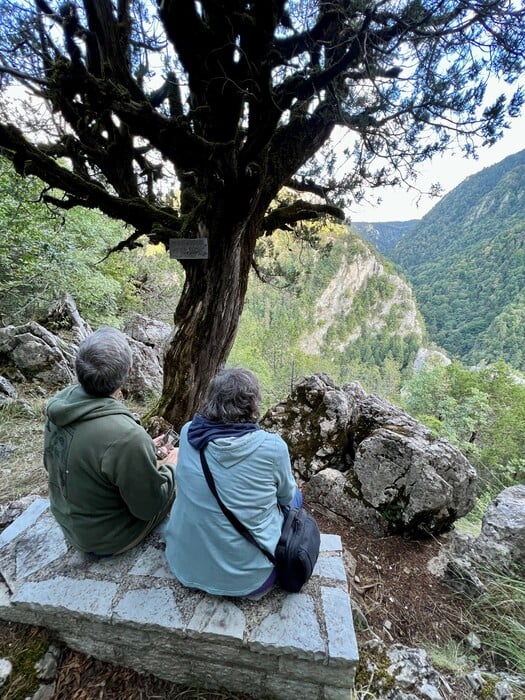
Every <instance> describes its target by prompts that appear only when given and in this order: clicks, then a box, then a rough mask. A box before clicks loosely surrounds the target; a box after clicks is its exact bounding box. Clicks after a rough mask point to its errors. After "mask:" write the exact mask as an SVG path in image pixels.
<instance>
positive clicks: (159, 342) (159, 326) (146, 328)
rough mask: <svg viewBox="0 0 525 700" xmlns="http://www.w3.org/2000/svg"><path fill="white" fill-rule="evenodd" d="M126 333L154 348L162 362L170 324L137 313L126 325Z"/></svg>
mask: <svg viewBox="0 0 525 700" xmlns="http://www.w3.org/2000/svg"><path fill="white" fill-rule="evenodd" d="M124 333H127V334H128V335H129V336H130V338H133V340H137V341H138V342H139V343H142V344H143V345H147V346H148V347H151V348H153V349H154V350H155V352H156V354H157V358H158V360H159V362H160V363H162V361H163V359H164V351H165V348H166V343H167V341H168V338H169V336H170V333H171V326H170V325H169V324H167V323H164V322H163V321H157V320H156V319H154V318H148V317H147V316H143V315H142V314H138V313H135V314H133V316H132V317H131V318H130V319H129V320H128V322H127V323H126V325H125V326H124Z"/></svg>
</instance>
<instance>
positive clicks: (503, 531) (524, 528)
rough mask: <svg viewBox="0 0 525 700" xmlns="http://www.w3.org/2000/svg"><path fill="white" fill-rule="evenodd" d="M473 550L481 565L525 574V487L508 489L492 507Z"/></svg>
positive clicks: (473, 544) (485, 516)
mask: <svg viewBox="0 0 525 700" xmlns="http://www.w3.org/2000/svg"><path fill="white" fill-rule="evenodd" d="M472 548H473V550H474V554H475V556H476V557H477V558H478V559H480V560H482V561H490V562H496V564H497V565H499V566H501V567H503V568H509V567H510V568H513V567H514V566H517V567H518V568H519V569H521V570H522V571H523V572H525V485H523V484H519V485H517V486H509V487H508V488H506V489H504V490H503V491H502V492H501V493H500V494H498V495H497V496H496V497H495V498H494V499H493V500H492V501H491V502H490V503H489V505H488V507H487V510H486V511H485V514H484V515H483V520H482V523H481V533H480V534H479V536H478V537H477V538H476V539H475V540H474V541H473V543H472Z"/></svg>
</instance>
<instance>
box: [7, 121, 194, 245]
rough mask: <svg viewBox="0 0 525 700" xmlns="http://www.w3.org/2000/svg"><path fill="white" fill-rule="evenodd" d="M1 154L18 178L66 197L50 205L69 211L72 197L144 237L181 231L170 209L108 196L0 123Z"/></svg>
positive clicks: (102, 190) (98, 187) (98, 185)
mask: <svg viewBox="0 0 525 700" xmlns="http://www.w3.org/2000/svg"><path fill="white" fill-rule="evenodd" d="M0 152H1V153H3V154H4V155H7V156H8V157H9V159H10V160H11V161H12V162H13V165H14V167H15V169H16V171H17V172H18V173H19V174H20V175H36V176H37V177H40V178H41V179H42V180H44V181H45V182H47V183H48V184H49V185H51V186H52V187H55V188H57V189H59V190H61V191H63V192H65V193H66V195H67V197H66V199H65V200H64V202H63V203H62V200H60V199H58V198H56V199H55V200H54V202H53V203H54V204H56V205H58V206H62V208H65V209H67V208H69V204H68V202H69V199H68V198H71V200H72V202H73V204H72V205H71V206H77V205H78V206H84V207H87V208H90V209H95V208H98V209H100V210H101V211H103V212H104V213H105V214H107V215H108V216H110V217H112V218H115V219H121V220H122V221H126V222H127V223H129V224H131V225H132V226H134V227H135V228H137V229H138V230H140V231H141V232H142V233H145V234H146V235H150V233H151V231H152V229H153V227H154V225H155V224H158V225H160V226H162V227H163V228H164V229H166V230H169V231H171V235H172V236H173V237H175V236H176V235H177V231H178V230H179V229H180V220H179V217H178V216H177V214H176V212H174V211H173V210H171V209H168V208H167V207H164V208H160V207H157V206H154V205H153V204H151V203H150V202H147V201H145V200H143V199H141V198H140V197H135V198H127V199H126V198H124V197H119V196H117V195H112V194H110V193H109V192H108V191H107V190H106V189H105V188H104V187H102V185H100V184H99V183H98V182H95V181H94V180H90V181H87V180H86V179H84V178H81V177H79V176H78V175H76V174H75V173H74V172H72V171H71V170H68V169H67V168H65V167H63V166H61V165H59V164H58V163H57V162H56V161H55V160H54V159H53V158H50V157H49V156H47V155H46V154H45V153H43V152H42V151H41V150H40V149H39V148H38V147H36V146H34V145H33V144H31V143H29V142H28V141H27V140H26V139H25V138H24V136H23V135H22V133H21V131H20V130H19V129H17V128H16V127H14V126H11V125H9V126H6V125H3V124H0ZM46 196H47V197H49V195H46Z"/></svg>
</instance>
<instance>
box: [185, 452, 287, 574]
mask: <svg viewBox="0 0 525 700" xmlns="http://www.w3.org/2000/svg"><path fill="white" fill-rule="evenodd" d="M199 452H200V458H201V466H202V471H203V472H204V477H205V479H206V483H207V484H208V486H209V489H210V491H211V492H212V493H213V495H214V496H215V498H216V500H217V503H218V504H219V506H220V509H221V510H222V512H223V513H224V515H225V516H226V517H227V518H228V520H229V521H230V523H231V524H232V525H233V527H234V528H235V529H236V530H237V532H238V533H239V534H240V535H242V536H243V537H244V538H246V539H247V540H248V542H251V543H252V544H253V545H255V546H256V547H257V549H259V550H260V551H261V552H262V553H263V554H264V555H265V556H266V557H267V558H268V559H269V560H270V561H271V563H272V564H273V565H274V566H275V557H274V556H273V554H271V553H270V552H269V551H268V550H267V549H265V548H264V547H261V545H260V544H259V543H258V542H257V540H256V539H255V537H254V536H253V535H252V533H251V532H250V531H249V530H248V528H247V527H246V525H243V524H242V523H241V521H240V520H239V519H238V518H237V516H236V515H234V513H232V512H231V510H230V509H229V508H228V507H227V506H225V505H224V503H223V502H222V501H221V498H220V496H219V494H218V493H217V487H216V486H215V480H214V478H213V475H212V473H211V471H210V468H209V466H208V462H207V461H206V457H205V455H204V449H201V450H200V451H199Z"/></svg>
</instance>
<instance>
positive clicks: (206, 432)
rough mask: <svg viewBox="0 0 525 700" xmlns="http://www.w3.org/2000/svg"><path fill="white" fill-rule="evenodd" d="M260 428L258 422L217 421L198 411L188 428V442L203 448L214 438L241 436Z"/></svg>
mask: <svg viewBox="0 0 525 700" xmlns="http://www.w3.org/2000/svg"><path fill="white" fill-rule="evenodd" d="M260 429H261V427H260V426H259V424H258V423H216V422H215V421H212V420H208V419H207V418H205V417H204V416H201V415H200V413H196V414H195V415H194V416H193V420H192V421H191V423H190V426H189V428H188V442H189V443H190V445H191V446H192V447H194V448H195V449H196V450H201V449H202V448H203V447H206V445H207V444H208V443H209V442H211V441H212V440H218V439H219V438H225V437H241V436H242V435H246V433H251V432H253V431H254V430H260Z"/></svg>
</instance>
